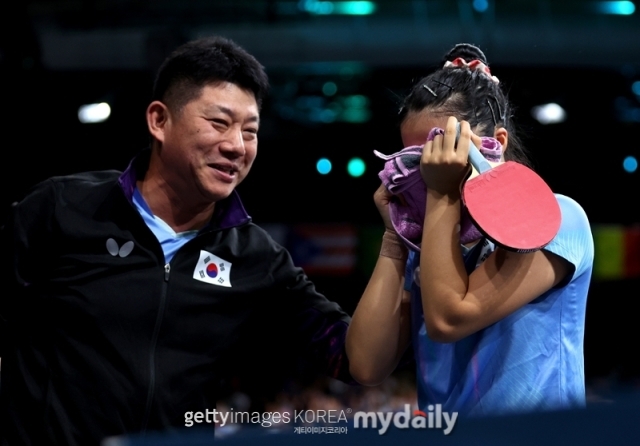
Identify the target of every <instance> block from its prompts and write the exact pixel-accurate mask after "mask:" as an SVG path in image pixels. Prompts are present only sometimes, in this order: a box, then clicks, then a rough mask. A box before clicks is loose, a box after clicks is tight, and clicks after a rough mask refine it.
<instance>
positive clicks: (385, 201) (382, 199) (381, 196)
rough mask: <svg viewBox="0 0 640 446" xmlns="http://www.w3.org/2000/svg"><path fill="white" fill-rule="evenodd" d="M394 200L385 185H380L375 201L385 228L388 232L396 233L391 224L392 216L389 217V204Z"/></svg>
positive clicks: (375, 194)
mask: <svg viewBox="0 0 640 446" xmlns="http://www.w3.org/2000/svg"><path fill="white" fill-rule="evenodd" d="M392 199H393V194H392V193H391V192H389V190H388V189H387V188H386V187H385V185H384V184H380V187H378V189H377V190H376V191H375V193H374V194H373V201H374V203H375V204H376V207H377V208H378V212H380V216H381V217H382V221H383V222H384V227H385V229H387V230H388V231H393V232H395V229H394V228H393V224H392V223H391V216H390V215H389V203H390V202H391V200H392Z"/></svg>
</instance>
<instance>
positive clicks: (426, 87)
mask: <svg viewBox="0 0 640 446" xmlns="http://www.w3.org/2000/svg"><path fill="white" fill-rule="evenodd" d="M422 88H424V89H425V90H427V91H428V92H429V93H431V94H432V95H434V96H435V97H436V98H437V97H438V95H437V94H436V92H435V91H433V90H432V89H431V88H429V87H428V86H427V84H422Z"/></svg>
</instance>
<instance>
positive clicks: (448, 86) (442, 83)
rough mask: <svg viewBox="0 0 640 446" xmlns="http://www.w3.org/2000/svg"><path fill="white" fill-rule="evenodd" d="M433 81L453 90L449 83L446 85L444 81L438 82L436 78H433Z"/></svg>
mask: <svg viewBox="0 0 640 446" xmlns="http://www.w3.org/2000/svg"><path fill="white" fill-rule="evenodd" d="M433 82H435V83H436V84H440V85H442V86H443V87H447V88H448V89H449V90H453V87H452V86H451V85H447V84H445V83H444V82H440V81H437V80H435V79H433Z"/></svg>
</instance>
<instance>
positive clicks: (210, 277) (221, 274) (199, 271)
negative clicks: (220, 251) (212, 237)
mask: <svg viewBox="0 0 640 446" xmlns="http://www.w3.org/2000/svg"><path fill="white" fill-rule="evenodd" d="M230 274H231V262H227V261H226V260H224V259H221V258H220V257H218V256H217V255H215V254H211V253H210V252H207V251H200V259H199V260H198V263H197V264H196V269H194V270H193V278H194V279H196V280H199V281H201V282H206V283H210V284H211V285H218V286H227V287H231V280H229V276H230Z"/></svg>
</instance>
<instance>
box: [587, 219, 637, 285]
mask: <svg viewBox="0 0 640 446" xmlns="http://www.w3.org/2000/svg"><path fill="white" fill-rule="evenodd" d="M591 229H592V232H593V241H594V247H595V257H594V265H593V277H594V279H603V280H617V279H628V278H632V277H640V226H622V225H594V226H593V227H592V228H591Z"/></svg>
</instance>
